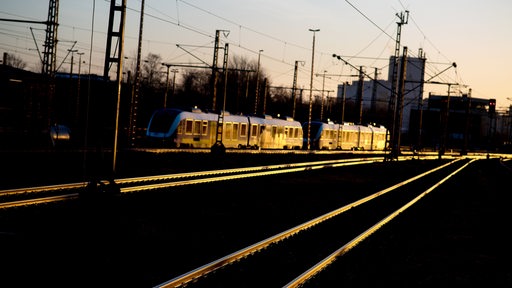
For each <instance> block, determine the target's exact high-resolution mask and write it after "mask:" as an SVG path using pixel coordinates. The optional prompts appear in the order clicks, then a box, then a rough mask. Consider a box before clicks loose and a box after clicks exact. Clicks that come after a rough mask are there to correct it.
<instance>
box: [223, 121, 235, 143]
mask: <svg viewBox="0 0 512 288" xmlns="http://www.w3.org/2000/svg"><path fill="white" fill-rule="evenodd" d="M232 131H233V124H232V123H226V126H224V138H226V140H229V139H231V133H232Z"/></svg>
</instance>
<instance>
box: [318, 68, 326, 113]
mask: <svg viewBox="0 0 512 288" xmlns="http://www.w3.org/2000/svg"><path fill="white" fill-rule="evenodd" d="M325 73H327V71H326V70H324V75H323V77H322V78H323V79H322V96H321V99H320V121H323V120H324V89H325Z"/></svg>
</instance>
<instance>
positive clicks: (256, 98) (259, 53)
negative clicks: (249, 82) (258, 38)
mask: <svg viewBox="0 0 512 288" xmlns="http://www.w3.org/2000/svg"><path fill="white" fill-rule="evenodd" d="M261 52H263V50H259V51H258V67H257V68H256V91H255V93H254V95H255V96H254V114H256V113H258V100H259V96H260V95H259V88H260V87H259V86H260V58H261Z"/></svg>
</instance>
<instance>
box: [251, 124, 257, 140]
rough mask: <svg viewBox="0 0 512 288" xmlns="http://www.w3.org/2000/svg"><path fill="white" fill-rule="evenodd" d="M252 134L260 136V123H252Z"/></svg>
mask: <svg viewBox="0 0 512 288" xmlns="http://www.w3.org/2000/svg"><path fill="white" fill-rule="evenodd" d="M251 136H252V137H258V125H257V124H252V125H251Z"/></svg>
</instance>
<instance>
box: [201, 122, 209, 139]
mask: <svg viewBox="0 0 512 288" xmlns="http://www.w3.org/2000/svg"><path fill="white" fill-rule="evenodd" d="M201 134H202V135H203V136H206V135H208V121H206V120H204V121H203V130H202V131H201Z"/></svg>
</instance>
